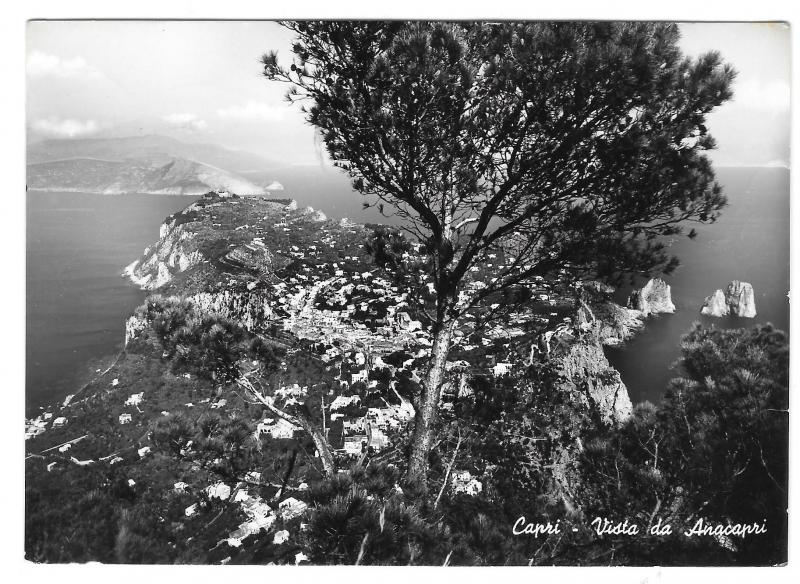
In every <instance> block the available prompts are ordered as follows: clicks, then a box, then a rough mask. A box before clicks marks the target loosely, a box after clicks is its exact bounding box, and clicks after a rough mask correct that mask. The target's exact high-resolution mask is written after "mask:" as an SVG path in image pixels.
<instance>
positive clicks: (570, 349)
mask: <svg viewBox="0 0 800 584" xmlns="http://www.w3.org/2000/svg"><path fill="white" fill-rule="evenodd" d="M612 292H613V290H612V289H611V288H608V287H605V286H602V285H599V284H596V283H594V284H589V285H587V286H584V288H583V293H582V298H581V300H580V301H579V306H578V307H577V310H576V318H575V326H574V327H572V328H565V329H562V330H561V331H559V332H558V333H557V334H556V335H554V336H555V343H554V344H555V345H556V346H557V348H556V349H555V350H554V351H553V353H552V358H553V359H554V360H555V363H556V368H557V370H558V371H559V374H560V376H561V377H562V378H563V379H564V380H565V383H564V389H565V390H566V391H570V392H572V393H573V395H575V396H576V398H577V399H578V400H579V401H580V402H582V403H584V404H585V405H586V406H587V407H590V408H593V409H594V410H596V411H597V412H598V413H599V414H600V417H601V418H602V419H603V420H604V421H606V422H607V423H619V422H622V421H624V420H626V419H627V418H628V417H629V416H630V415H631V412H632V410H633V404H632V403H631V399H630V396H629V395H628V389H627V387H625V384H624V383H623V382H622V379H621V378H620V375H619V372H618V371H617V370H616V369H614V368H613V367H612V366H611V364H610V363H609V362H608V359H606V356H605V353H604V351H603V347H604V346H616V345H619V344H622V343H624V342H625V341H626V340H627V339H629V338H630V337H632V336H633V335H634V334H636V332H637V331H638V330H640V329H641V328H642V327H643V326H644V321H643V313H642V312H641V311H639V310H635V309H631V308H624V307H622V306H619V305H618V304H616V303H614V302H612V301H611V300H610V294H611V293H612ZM551 342H552V341H551Z"/></svg>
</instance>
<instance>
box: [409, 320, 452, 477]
mask: <svg viewBox="0 0 800 584" xmlns="http://www.w3.org/2000/svg"><path fill="white" fill-rule="evenodd" d="M454 327H455V322H447V323H445V324H444V325H443V326H442V328H441V329H440V330H439V332H438V333H437V334H436V337H435V339H434V342H433V347H432V348H431V364H430V368H429V369H428V373H427V374H426V375H425V380H424V382H423V385H422V393H421V395H420V398H419V401H418V403H417V404H416V406H417V412H416V416H415V419H414V433H413V435H412V438H411V454H410V456H409V467H408V475H409V478H411V479H414V480H418V481H419V482H420V483H421V484H422V485H423V486H427V484H426V483H427V479H428V454H429V453H430V450H431V443H432V442H433V426H434V424H435V423H436V414H437V413H438V410H439V398H440V396H441V394H442V385H443V383H444V377H445V365H446V364H447V354H448V353H449V351H450V342H451V340H452V338H453V328H454Z"/></svg>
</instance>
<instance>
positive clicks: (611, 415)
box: [557, 339, 633, 423]
mask: <svg viewBox="0 0 800 584" xmlns="http://www.w3.org/2000/svg"><path fill="white" fill-rule="evenodd" d="M557 367H558V370H559V373H560V374H561V376H563V377H564V379H565V380H566V384H565V385H566V387H565V389H567V390H569V391H571V392H572V393H573V394H574V395H575V396H576V397H577V399H578V400H579V401H581V402H583V403H584V404H586V405H587V406H588V407H591V408H594V409H596V410H597V411H598V412H599V413H600V416H601V417H602V418H603V419H604V420H605V421H606V422H609V423H619V422H622V421H624V420H626V419H627V418H628V417H629V416H630V415H631V412H632V411H633V404H632V403H631V398H630V396H629V395H628V389H627V388H626V387H625V384H624V383H623V382H622V379H621V378H620V376H619V371H617V370H616V369H614V368H613V367H612V366H611V364H610V363H609V362H608V359H606V356H605V354H604V353H603V347H602V345H601V344H600V343H599V342H597V341H596V340H595V339H584V340H583V341H580V342H575V343H572V344H571V345H569V347H568V348H567V350H566V352H565V353H564V354H563V356H560V357H557Z"/></svg>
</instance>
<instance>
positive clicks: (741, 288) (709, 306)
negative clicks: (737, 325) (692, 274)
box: [700, 280, 756, 318]
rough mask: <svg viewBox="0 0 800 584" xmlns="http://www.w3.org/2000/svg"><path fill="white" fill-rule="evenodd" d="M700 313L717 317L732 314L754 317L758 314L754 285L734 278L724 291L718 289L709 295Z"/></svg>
mask: <svg viewBox="0 0 800 584" xmlns="http://www.w3.org/2000/svg"><path fill="white" fill-rule="evenodd" d="M700 313H701V314H705V315H707V316H716V317H720V316H727V315H729V314H731V315H733V316H739V317H743V318H754V317H755V316H756V300H755V294H754V292H753V286H752V285H751V284H750V283H749V282H740V281H739V280H733V281H732V282H731V283H730V284H728V288H727V289H726V291H725V292H724V293H723V292H722V290H716V291H715V292H714V294H712V295H711V296H707V297H706V299H705V301H704V302H703V307H702V308H701V309H700Z"/></svg>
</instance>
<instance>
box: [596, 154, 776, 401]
mask: <svg viewBox="0 0 800 584" xmlns="http://www.w3.org/2000/svg"><path fill="white" fill-rule="evenodd" d="M717 178H718V180H719V182H720V184H721V185H722V187H723V189H724V192H725V194H726V195H727V197H728V206H727V207H726V208H725V209H723V211H722V216H721V217H720V219H719V220H718V221H717V222H716V223H714V224H711V225H699V226H697V227H696V228H697V232H698V236H697V238H696V239H694V240H689V239H687V238H686V237H682V238H680V239H677V240H676V242H675V243H674V245H673V247H672V250H673V253H674V254H675V255H677V256H678V257H679V258H680V260H681V266H680V267H679V268H678V269H677V270H676V271H675V272H674V273H673V275H672V276H669V277H666V278H664V279H665V280H666V281H667V283H668V284H670V286H672V300H673V302H674V303H675V307H676V308H677V310H676V312H675V313H674V314H664V315H659V316H656V317H653V318H651V319H649V321H648V323H647V327H646V328H645V329H644V331H643V332H641V333H639V335H637V336H636V337H635V338H634V339H632V340H631V341H629V342H628V343H627V344H626V345H625V346H624V347H623V348H618V349H607V350H606V354H607V355H608V358H609V361H611V364H612V365H614V366H615V367H616V368H617V369H618V370H619V371H620V373H621V375H622V380H623V381H624V382H625V384H626V385H627V386H628V392H629V393H630V396H631V399H632V400H633V401H634V403H635V402H639V401H644V400H649V401H653V402H657V401H658V400H659V398H660V396H661V395H662V394H663V392H664V389H665V388H666V385H667V382H668V381H669V380H670V379H671V378H673V377H675V374H676V371H675V370H674V369H672V368H671V367H670V365H671V364H672V363H673V362H674V361H675V360H676V359H677V358H678V357H679V355H680V351H679V348H678V343H679V342H680V339H681V336H682V335H683V334H685V333H686V332H688V331H689V329H690V328H691V326H692V323H693V322H695V321H699V322H701V323H703V324H704V325H711V324H714V325H715V326H717V327H718V328H738V327H750V326H752V325H754V324H756V323H766V322H771V323H772V324H773V325H775V326H776V327H778V328H780V329H782V330H785V331H786V332H787V333H788V332H789V299H788V297H787V294H788V292H789V171H788V170H786V169H781V168H721V169H718V170H717ZM734 279H735V280H743V281H746V282H750V283H751V284H752V285H753V288H754V291H755V299H756V310H757V312H758V315H757V316H756V318H753V319H750V318H737V317H725V318H713V317H710V316H703V315H701V314H700V308H701V307H702V306H703V299H704V298H705V297H706V296H709V295H711V294H712V293H713V292H714V290H715V289H717V288H721V289H722V290H723V291H724V290H725V288H726V287H727V285H728V283H729V282H730V281H731V280H734ZM619 292H620V300H624V297H625V292H626V291H624V290H620V291H619Z"/></svg>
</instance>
